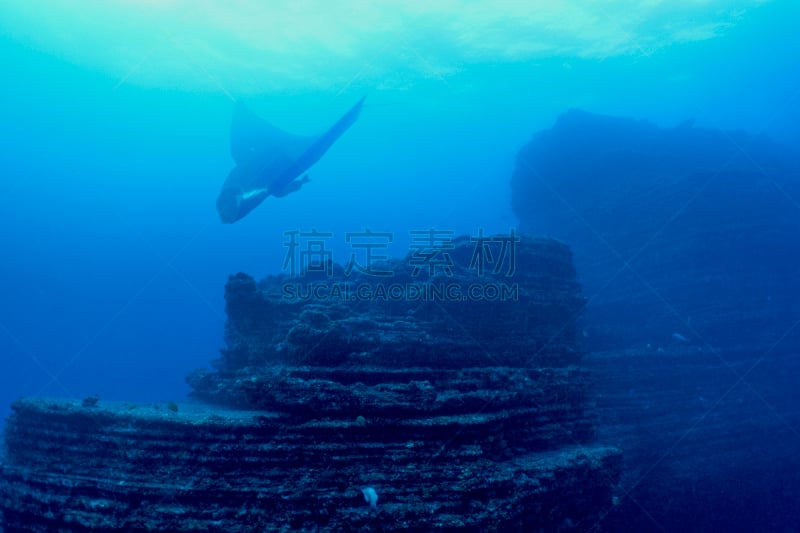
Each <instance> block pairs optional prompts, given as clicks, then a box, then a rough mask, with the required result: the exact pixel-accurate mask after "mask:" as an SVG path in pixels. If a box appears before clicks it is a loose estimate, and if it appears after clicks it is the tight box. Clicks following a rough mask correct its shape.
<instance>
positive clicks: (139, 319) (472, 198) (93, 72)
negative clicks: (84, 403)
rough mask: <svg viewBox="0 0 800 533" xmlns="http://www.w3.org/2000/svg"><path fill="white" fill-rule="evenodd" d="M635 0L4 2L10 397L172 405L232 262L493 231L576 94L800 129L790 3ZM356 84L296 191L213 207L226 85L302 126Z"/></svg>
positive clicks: (210, 327)
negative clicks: (344, 124)
mask: <svg viewBox="0 0 800 533" xmlns="http://www.w3.org/2000/svg"><path fill="white" fill-rule="evenodd" d="M629 4H630V5H625V3H624V2H619V3H617V4H616V5H614V6H610V5H609V6H595V7H588V8H587V7H585V6H584V3H582V2H577V1H576V2H572V3H566V4H562V6H561V7H552V6H551V7H547V8H545V7H544V6H538V7H537V8H534V7H530V8H522V7H519V6H517V7H515V8H514V11H513V12H512V7H511V6H510V5H509V6H507V10H508V11H507V12H506V11H504V8H503V7H502V6H500V5H498V6H497V7H496V8H495V9H493V10H491V11H489V10H486V11H484V10H481V9H479V8H478V7H476V4H469V3H464V4H454V5H453V6H451V7H450V8H447V9H445V8H443V7H442V8H438V9H437V8H434V7H430V6H429V7H427V8H422V7H417V8H411V7H408V6H405V5H404V4H396V5H395V4H386V5H385V6H384V7H383V8H374V7H367V6H366V5H361V4H358V3H353V5H352V6H350V7H345V6H346V4H345V3H341V4H340V5H339V7H338V8H337V9H333V8H331V7H323V6H329V4H322V3H320V4H319V5H317V7H316V8H307V9H305V10H300V9H298V8H289V7H287V5H284V6H280V7H279V5H278V4H276V3H273V4H271V6H272V7H271V8H269V7H263V6H261V5H259V4H257V3H254V4H252V5H249V4H248V3H246V2H244V3H238V4H236V8H228V9H227V10H225V8H222V7H216V8H213V9H212V7H211V6H210V5H206V4H201V5H200V7H191V5H189V4H183V3H180V2H178V3H174V4H169V6H167V7H164V6H161V7H157V6H155V5H153V6H148V5H145V4H140V5H131V4H126V3H119V4H116V3H114V4H109V5H106V4H100V3H95V2H87V3H85V4H81V5H82V6H83V8H82V9H84V11H81V8H73V9H71V10H70V9H68V8H66V7H65V6H63V5H62V4H60V3H57V2H52V3H49V4H48V3H44V4H39V3H37V4H35V7H31V6H32V5H33V4H31V5H28V4H25V3H23V2H13V1H12V2H6V3H4V4H3V5H2V6H0V58H2V71H1V72H2V73H1V74H0V76H2V82H0V117H2V126H1V127H0V145H1V146H2V149H0V175H1V176H2V177H0V227H1V228H2V231H0V250H2V262H0V294H2V299H1V300H0V415H2V416H5V415H6V414H7V413H8V406H9V404H10V403H11V402H12V401H13V400H14V399H16V398H17V397H20V396H25V395H48V396H62V397H71V398H83V397H85V396H88V395H91V394H97V395H99V396H100V398H102V399H107V400H132V401H165V400H182V399H184V398H185V396H186V394H187V392H188V387H187V386H186V384H185V383H184V376H185V375H186V374H187V373H188V372H190V371H191V370H193V369H195V368H198V367H203V366H207V365H208V362H209V361H210V360H212V359H214V358H216V357H217V351H218V349H219V348H220V347H221V346H222V328H223V322H224V318H225V313H224V300H223V285H224V283H225V280H226V279H227V276H228V275H229V274H231V273H235V272H238V271H244V272H248V273H250V274H253V275H255V276H257V277H262V276H264V275H266V274H270V273H277V272H280V271H281V267H282V262H283V257H284V254H285V251H286V249H285V247H284V243H285V242H286V237H285V236H284V233H285V232H287V231H292V230H302V231H309V230H311V229H317V230H319V231H327V232H332V233H333V234H334V236H335V238H334V242H335V243H336V242H338V244H334V245H333V246H334V252H335V253H339V254H343V253H346V251H345V247H344V234H345V232H347V231H361V230H363V229H365V228H371V229H373V230H375V231H390V232H393V233H394V235H395V240H394V242H393V244H392V246H391V248H390V249H389V253H390V255H395V256H400V255H404V254H405V253H406V251H407V250H408V232H409V230H414V229H426V228H431V227H435V228H439V229H444V230H453V231H455V232H456V233H472V234H474V233H475V232H476V231H477V230H478V229H479V228H483V229H484V230H485V231H486V232H487V233H489V232H506V231H508V229H509V228H511V227H514V226H515V225H516V223H517V221H516V220H515V218H514V216H513V214H512V213H511V208H510V189H509V180H510V176H511V173H512V171H513V167H514V162H515V157H516V154H517V151H518V150H519V148H520V147H521V146H522V145H523V144H524V143H526V142H527V141H528V140H529V138H530V137H531V135H532V134H533V133H534V132H536V131H538V130H540V129H542V128H546V127H549V126H550V125H552V123H553V122H554V120H555V119H556V117H557V116H558V115H559V114H560V113H562V112H563V111H566V110H567V109H569V108H573V107H578V108H581V109H585V110H589V111H592V112H597V113H607V114H614V115H621V116H631V117H636V118H643V119H648V120H650V121H652V122H654V123H656V124H658V125H662V126H672V125H675V124H678V123H680V122H681V121H684V120H687V119H694V120H695V125H697V126H708V127H713V128H722V129H744V130H748V131H751V132H753V133H765V134H768V135H769V136H771V137H773V138H774V139H777V140H779V141H780V142H783V143H785V144H788V145H794V146H797V145H798V144H800V129H798V126H797V125H798V123H800V111H799V110H800V95H799V94H798V91H800V74H798V72H800V68H798V67H800V57H799V54H800V36H798V32H797V31H796V21H797V20H800V3H797V2H795V1H793V0H775V1H772V2H758V1H752V2H746V1H741V2H722V1H718V2H706V3H704V4H703V5H699V6H695V7H682V8H670V7H669V6H661V7H651V8H648V9H645V8H643V7H638V6H639V4H640V2H630V3H629ZM101 5H102V6H103V7H102V9H101V8H100V7H99V6H101ZM470 6H471V7H470ZM565 6H566V7H571V9H573V10H575V9H577V10H578V11H579V12H581V16H577V15H576V13H575V12H574V11H570V12H569V13H567V12H563V13H560V12H559V11H558V10H559V9H566V7H565ZM581 6H584V7H581ZM414 9H416V11H415V10H414ZM270 10H272V11H270ZM212 11H213V12H212ZM93 13H94V14H93ZM521 13H522V14H524V15H526V16H528V17H529V18H530V22H529V23H523V22H520V19H521V18H522V19H524V20H527V19H525V17H521ZM271 15H275V16H276V17H277V18H278V19H279V20H278V22H275V20H273V19H272V18H271ZM360 17H361V18H360ZM486 17H490V19H489V20H487V19H486ZM547 21H550V22H551V24H549V26H548V25H547V24H545V22H547ZM552 21H561V22H559V24H553V23H552ZM262 25H263V28H262V27H261V26H262ZM276 25H277V26H276ZM277 30H280V32H279V33H277V34H276V32H277ZM295 30H296V31H295ZM293 32H295V33H296V34H295V33H293ZM365 95H366V97H367V100H366V104H365V106H364V108H363V110H362V113H361V116H360V118H359V120H358V121H357V122H356V124H355V125H354V126H353V127H352V128H351V129H350V130H349V131H348V132H346V133H345V134H344V135H343V136H342V138H341V139H340V140H339V141H338V142H337V143H336V144H335V145H334V146H333V147H332V148H331V150H330V151H329V152H328V153H327V154H326V155H325V156H324V157H323V159H322V160H321V161H320V162H319V163H318V164H317V165H315V166H314V167H313V168H312V169H311V171H310V173H309V174H310V177H311V182H310V183H309V184H307V185H305V186H304V187H303V190H302V191H300V192H298V193H295V194H292V195H290V196H287V197H285V198H282V199H275V198H269V199H267V200H266V201H265V202H264V204H262V205H261V206H260V207H259V208H257V209H256V210H255V211H253V212H252V213H251V214H250V215H248V216H247V217H246V218H244V219H243V220H241V221H239V222H237V223H236V224H233V225H223V224H221V223H220V221H219V219H218V215H217V213H216V210H215V207H214V202H215V198H216V195H217V193H218V190H219V188H220V186H221V184H222V182H223V180H224V179H225V176H226V175H227V173H228V172H229V170H230V169H231V168H232V166H233V162H232V160H231V156H230V154H229V150H228V135H229V126H230V121H231V115H232V113H233V108H234V101H235V100H242V101H244V102H247V103H248V105H249V106H250V107H251V109H253V110H254V111H255V112H256V113H258V114H259V115H260V116H262V117H265V118H267V119H268V120H270V121H271V122H273V123H274V124H276V125H278V126H279V127H281V128H284V129H285V130H287V131H291V132H293V133H297V134H309V135H310V134H316V133H320V132H322V131H324V129H325V128H327V127H328V126H330V124H332V123H333V122H334V121H335V120H336V119H337V118H338V117H339V116H341V114H342V113H344V112H345V111H346V110H347V109H349V108H350V107H351V106H352V105H353V104H354V103H355V102H356V101H357V100H358V99H359V98H361V97H362V96H365ZM336 239H338V241H337V240H336ZM337 259H338V260H342V261H343V260H345V259H346V256H345V257H341V256H340V257H338V258H337Z"/></svg>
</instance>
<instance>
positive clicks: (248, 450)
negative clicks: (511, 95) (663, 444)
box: [0, 235, 621, 532]
mask: <svg viewBox="0 0 800 533" xmlns="http://www.w3.org/2000/svg"><path fill="white" fill-rule="evenodd" d="M512 237H513V239H515V240H514V249H513V250H511V251H513V253H514V263H513V268H510V267H508V265H506V266H504V267H503V268H502V269H500V268H488V269H486V271H484V272H483V273H482V275H481V276H478V278H476V274H475V272H474V271H473V270H474V267H475V264H474V262H473V259H474V257H475V255H474V251H475V246H476V243H475V242H471V241H470V240H468V239H456V240H455V241H454V242H453V243H452V244H453V246H452V248H449V249H447V251H446V253H447V260H446V262H445V263H443V264H445V265H446V266H447V269H446V270H445V272H443V273H442V272H436V271H434V270H433V269H432V270H431V271H429V272H428V273H429V274H433V275H429V276H422V277H417V276H415V275H414V274H412V273H411V272H409V271H408V268H407V267H408V265H409V264H412V263H413V259H414V256H413V254H410V255H409V257H407V258H405V259H404V260H397V261H393V262H389V263H385V264H383V265H382V266H381V269H382V271H392V272H393V273H394V274H393V276H392V277H391V279H388V278H379V279H376V278H374V277H373V276H372V275H370V274H368V273H365V272H361V273H355V272H350V273H346V269H344V268H341V267H337V266H336V265H329V267H330V268H327V266H326V268H324V269H322V271H320V272H316V273H312V272H307V273H306V277H304V278H289V277H285V276H277V277H270V278H267V279H265V280H263V281H261V282H256V281H255V280H254V279H253V278H251V277H250V276H247V275H245V274H237V275H235V276H231V278H230V279H229V281H228V284H227V286H226V300H227V313H228V320H227V323H226V347H225V348H224V349H223V350H222V357H221V358H220V359H219V360H218V361H215V362H214V370H199V371H196V372H194V373H193V374H192V375H191V376H189V382H190V385H191V386H192V388H193V391H194V395H195V396H196V397H197V398H198V399H199V400H202V401H203V402H205V404H203V405H197V404H191V405H184V404H181V405H177V404H170V405H162V406H159V408H158V409H156V408H154V407H153V406H138V407H136V408H131V406H130V405H123V404H108V403H105V402H102V401H101V402H98V403H97V404H93V402H88V403H85V404H84V403H81V402H75V401H72V402H70V401H54V400H37V399H27V400H21V401H19V402H17V403H16V404H15V405H14V412H13V414H12V416H11V417H10V419H9V420H8V422H7V425H6V442H7V448H8V457H7V462H6V463H5V464H4V465H3V467H2V478H3V481H2V483H0V512H2V513H3V514H4V518H5V521H6V523H7V524H9V527H10V528H13V527H21V525H22V524H25V525H26V526H27V527H28V530H30V531H52V530H58V529H66V530H81V529H86V528H91V529H92V530H94V531H119V530H126V531H147V530H151V531H152V530H160V531H164V530H168V531H227V532H237V531H257V530H269V531H290V530H298V531H300V530H302V531H536V530H540V529H541V530H551V531H555V530H559V531H591V530H600V529H601V525H602V519H603V517H604V516H605V515H606V513H607V512H608V511H609V509H610V508H611V507H612V490H613V487H614V484H615V483H616V482H617V480H618V479H619V476H620V468H621V455H620V452H619V451H618V450H616V449H615V448H612V447H607V446H603V445H600V444H597V443H596V442H595V427H594V424H595V416H594V414H593V410H592V402H591V398H590V397H589V396H588V391H589V390H590V386H591V381H592V380H591V375H590V374H589V372H588V371H587V370H585V369H584V368H583V367H582V366H580V360H581V356H582V351H581V349H580V346H579V345H578V343H577V338H576V337H577V336H576V331H577V326H576V320H577V319H578V317H579V316H580V312H581V310H582V306H583V303H584V300H583V298H582V296H581V293H580V287H579V285H578V284H577V282H576V280H575V271H574V269H573V267H572V262H571V255H570V253H569V250H568V248H567V247H566V246H564V245H563V244H561V243H558V242H556V241H552V240H546V239H531V238H527V237H519V236H513V235H512ZM503 242H505V241H503V240H502V239H501V238H499V237H498V239H497V240H496V241H492V242H490V243H488V244H487V243H483V242H480V243H477V245H479V246H481V247H482V246H484V245H486V246H489V249H493V253H492V255H491V257H492V258H494V259H495V260H497V258H499V257H501V255H500V252H501V250H500V248H501V247H502V246H503ZM506 251H507V252H508V251H509V250H508V249H507V250H506ZM424 257H432V256H431V255H426V256H424ZM298 279H300V281H302V283H312V284H315V285H317V286H321V287H324V288H325V289H326V291H324V294H327V295H330V294H331V292H330V291H331V290H332V289H333V288H334V287H337V286H340V285H342V284H345V283H350V284H352V285H353V286H359V285H367V286H368V287H369V288H370V290H369V291H367V292H368V293H369V297H366V298H352V299H351V298H349V297H348V298H343V297H339V296H337V297H327V298H321V299H320V298H299V297H293V298H287V294H290V295H291V294H294V295H295V296H296V295H297V294H299V292H295V293H292V292H291V291H289V292H287V289H286V287H287V284H296V283H298ZM387 283H390V284H396V285H399V286H401V287H405V289H404V290H406V291H411V290H417V289H409V287H410V286H412V285H413V286H416V285H419V286H425V287H436V286H439V285H442V286H445V285H447V286H450V287H458V291H455V292H452V293H449V295H448V294H446V293H445V292H442V293H441V295H442V297H440V298H439V297H435V298H430V299H428V298H427V297H422V298H408V297H407V296H408V294H410V293H408V292H406V293H403V294H401V295H400V296H399V297H397V298H391V297H386V298H384V297H380V296H379V297H376V296H375V295H376V294H380V290H381V289H379V287H380V286H384V288H385V289H386V288H387V287H386V284H387ZM476 284H477V285H480V287H482V289H481V288H480V287H479V290H478V291H477V292H471V293H470V292H469V287H471V286H473V287H474V286H475V285H476ZM500 285H505V286H506V287H507V288H509V291H507V295H508V298H500V297H488V296H487V295H489V294H494V293H488V292H486V291H487V289H486V288H487V287H490V286H492V287H499V286H500ZM292 290H293V289H292ZM388 290H389V289H387V291H388ZM422 290H427V289H422ZM454 290H455V289H454ZM492 290H494V289H492ZM317 294H323V293H322V292H319V293H317ZM365 294H366V292H365ZM465 295H466V297H464V296H465ZM478 295H483V296H482V297H478Z"/></svg>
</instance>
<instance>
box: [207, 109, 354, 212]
mask: <svg viewBox="0 0 800 533" xmlns="http://www.w3.org/2000/svg"><path fill="white" fill-rule="evenodd" d="M364 98H366V97H363V98H361V100H359V101H358V102H356V104H355V105H354V106H353V107H352V108H351V109H350V111H348V112H347V113H345V114H344V115H343V116H342V117H341V118H340V119H339V120H338V121H337V122H336V123H335V124H334V125H333V126H331V127H330V128H329V129H328V131H326V132H325V133H323V134H322V135H319V136H312V137H306V136H301V135H294V134H292V133H289V132H286V131H283V130H281V129H279V128H277V127H275V126H273V125H272V124H270V123H269V122H267V121H265V120H263V119H261V118H259V117H257V116H256V115H255V114H254V113H253V112H252V111H250V110H249V109H247V107H245V106H244V104H242V103H239V102H237V104H236V109H235V110H234V112H233V122H232V124H231V155H232V156H233V160H234V162H235V163H236V166H235V167H234V168H233V170H231V172H230V173H229V174H228V178H227V179H226V180H225V183H224V184H223V185H222V190H221V191H220V192H219V196H218V197H217V212H218V213H219V218H220V219H221V220H222V222H223V223H225V224H233V223H234V222H236V221H237V220H240V219H241V218H243V217H244V216H245V215H247V214H248V213H249V212H250V211H252V210H253V209H255V208H256V207H257V206H258V205H259V204H260V203H261V202H263V201H264V200H265V199H266V198H267V197H268V196H275V197H277V198H281V197H283V196H286V195H287V194H289V193H292V192H294V191H297V190H300V187H302V186H303V184H305V183H307V182H308V181H309V179H308V175H307V174H305V172H306V171H307V170H308V169H309V168H311V166H312V165H314V163H316V162H317V161H319V159H320V158H321V157H322V156H323V155H324V154H325V152H327V151H328V148H330V147H331V146H332V145H333V143H334V142H336V139H338V138H339V137H340V136H341V135H342V134H343V133H344V132H345V131H347V129H348V128H349V127H350V126H352V125H353V123H354V122H355V121H356V119H357V118H358V114H359V112H360V111H361V106H362V105H363V103H364ZM301 176H302V177H301Z"/></svg>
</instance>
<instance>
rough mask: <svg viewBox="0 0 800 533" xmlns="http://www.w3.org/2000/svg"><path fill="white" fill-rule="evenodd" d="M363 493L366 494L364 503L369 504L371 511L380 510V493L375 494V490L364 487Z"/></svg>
mask: <svg viewBox="0 0 800 533" xmlns="http://www.w3.org/2000/svg"><path fill="white" fill-rule="evenodd" d="M361 493H362V494H364V501H365V502H367V503H368V504H369V506H370V508H371V509H377V508H378V493H377V492H375V489H373V488H372V487H364V488H363V489H361Z"/></svg>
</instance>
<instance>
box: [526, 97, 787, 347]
mask: <svg viewBox="0 0 800 533" xmlns="http://www.w3.org/2000/svg"><path fill="white" fill-rule="evenodd" d="M511 185H512V193H513V200H512V203H513V208H514V212H515V213H516V215H517V216H518V217H519V220H520V228H521V230H522V231H524V232H526V233H532V234H536V235H549V236H552V237H554V238H557V239H560V240H562V241H563V242H566V243H568V244H569V246H570V248H571V249H572V250H573V252H574V254H575V263H576V267H577V270H578V273H579V276H580V280H581V283H582V285H583V289H584V294H585V295H586V296H587V298H588V299H589V304H588V306H587V324H589V327H590V333H591V336H592V337H593V339H592V341H593V346H594V347H600V346H602V347H603V348H613V347H622V348H625V347H629V346H633V345H636V346H645V345H646V344H653V345H662V346H663V345H665V344H667V343H669V342H670V337H671V335H672V334H673V333H680V334H681V335H682V336H684V337H686V338H688V339H689V340H691V341H693V342H695V343H700V344H706V345H709V346H714V347H730V348H740V347H742V346H763V345H771V344H773V343H775V342H777V341H779V340H781V337H782V336H783V335H784V334H786V333H787V332H789V333H790V336H789V337H787V338H785V339H783V340H782V341H781V342H782V344H783V345H784V346H797V345H798V341H799V340H800V329H795V330H793V331H789V330H790V328H791V326H792V325H793V324H794V323H796V322H797V321H798V320H799V319H800V308H798V307H797V306H796V305H795V301H796V295H797V294H798V293H800V276H798V275H797V268H796V258H797V257H798V255H800V157H799V156H798V154H797V153H796V152H792V151H790V150H788V149H787V148H785V147H783V146H781V145H778V144H776V143H774V142H772V141H770V140H769V139H768V138H766V137H761V136H753V135H748V134H746V133H742V132H722V131H717V130H711V129H704V128H693V127H687V126H679V127H676V128H668V129H662V128H658V127H656V126H654V125H652V124H650V123H647V122H644V121H636V120H632V119H626V118H617V117H608V116H601V115H594V114H590V113H586V112H582V111H577V110H575V111H569V112H567V113H565V114H563V115H562V116H561V117H559V119H558V120H557V121H556V123H555V125H554V126H553V127H552V128H550V129H548V130H545V131H542V132H539V133H537V134H536V135H535V136H534V137H533V139H532V140H531V141H530V142H529V143H528V144H527V145H526V146H525V147H524V148H523V149H522V150H521V151H520V153H519V156H518V159H517V166H516V170H515V172H514V176H513V178H512V182H511Z"/></svg>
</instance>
